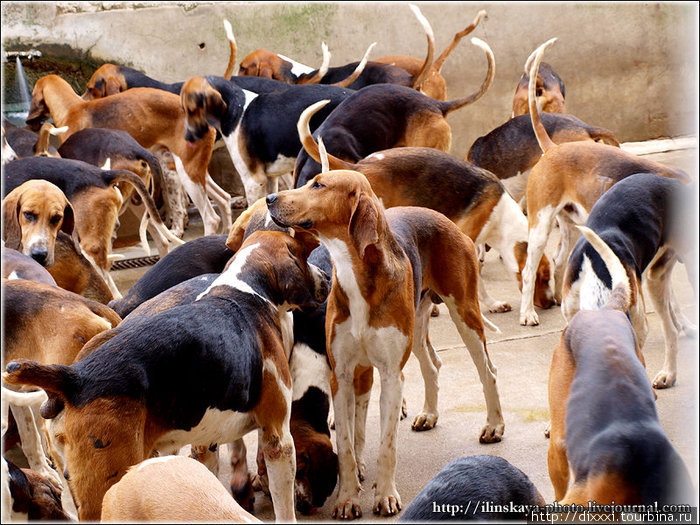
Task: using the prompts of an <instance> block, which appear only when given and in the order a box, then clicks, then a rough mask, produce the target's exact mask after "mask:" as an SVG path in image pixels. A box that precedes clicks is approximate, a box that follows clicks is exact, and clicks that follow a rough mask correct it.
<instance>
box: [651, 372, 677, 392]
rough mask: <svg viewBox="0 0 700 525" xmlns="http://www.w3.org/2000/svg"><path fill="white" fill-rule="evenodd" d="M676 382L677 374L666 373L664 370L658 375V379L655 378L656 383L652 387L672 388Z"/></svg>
mask: <svg viewBox="0 0 700 525" xmlns="http://www.w3.org/2000/svg"><path fill="white" fill-rule="evenodd" d="M675 382H676V373H675V372H666V371H665V370H662V371H661V372H659V373H658V374H656V377H655V378H654V381H653V382H652V384H651V386H653V387H654V388H659V389H660V388H671V387H672V386H673V385H674V384H675Z"/></svg>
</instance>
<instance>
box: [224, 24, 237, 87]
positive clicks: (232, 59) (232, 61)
mask: <svg viewBox="0 0 700 525" xmlns="http://www.w3.org/2000/svg"><path fill="white" fill-rule="evenodd" d="M224 29H225V30H226V38H228V44H229V47H230V48H231V51H230V53H229V58H228V65H227V66H226V72H225V73H224V78H225V79H226V80H228V79H229V78H231V75H233V73H234V71H233V70H234V69H235V68H236V55H237V54H238V48H237V47H236V39H235V38H234V36H233V28H231V23H230V22H229V21H228V20H226V19H224Z"/></svg>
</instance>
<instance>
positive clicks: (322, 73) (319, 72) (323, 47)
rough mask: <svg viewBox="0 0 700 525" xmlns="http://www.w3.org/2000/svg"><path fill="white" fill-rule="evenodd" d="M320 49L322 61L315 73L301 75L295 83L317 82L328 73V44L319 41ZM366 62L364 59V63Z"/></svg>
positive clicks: (329, 61) (329, 58)
mask: <svg viewBox="0 0 700 525" xmlns="http://www.w3.org/2000/svg"><path fill="white" fill-rule="evenodd" d="M321 51H322V52H323V62H321V67H320V68H318V70H316V73H314V74H313V75H312V76H310V77H308V78H306V77H305V76H301V77H300V78H299V81H298V82H297V84H299V85H303V84H319V83H320V82H321V80H322V79H323V77H325V76H326V73H328V66H329V65H330V63H331V54H330V52H329V51H328V46H327V45H326V43H325V42H321ZM366 63H367V62H366V61H365V64H366ZM364 68H365V66H364V64H363V65H362V69H364ZM360 73H362V70H360Z"/></svg>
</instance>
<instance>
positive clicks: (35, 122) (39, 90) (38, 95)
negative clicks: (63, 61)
mask: <svg viewBox="0 0 700 525" xmlns="http://www.w3.org/2000/svg"><path fill="white" fill-rule="evenodd" d="M60 78H61V77H59V76H58V75H46V76H43V77H41V78H40V79H39V80H37V81H36V84H34V89H33V90H32V101H31V104H30V105H29V114H28V115H27V119H26V120H25V122H26V124H27V127H28V128H29V129H31V130H32V131H34V132H38V131H39V129H40V128H41V124H42V122H44V121H45V120H46V119H47V118H49V117H50V116H51V112H50V111H49V107H48V106H47V105H46V100H45V99H44V88H45V86H46V85H48V84H50V83H51V82H54V81H56V80H57V79H60Z"/></svg>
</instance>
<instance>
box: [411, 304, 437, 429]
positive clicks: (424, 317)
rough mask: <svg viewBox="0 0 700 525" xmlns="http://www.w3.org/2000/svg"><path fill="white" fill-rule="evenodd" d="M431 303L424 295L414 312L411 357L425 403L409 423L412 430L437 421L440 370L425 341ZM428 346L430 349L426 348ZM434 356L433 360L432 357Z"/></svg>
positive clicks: (432, 350)
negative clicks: (417, 364) (413, 357)
mask: <svg viewBox="0 0 700 525" xmlns="http://www.w3.org/2000/svg"><path fill="white" fill-rule="evenodd" d="M432 306H433V303H432V301H431V299H430V294H425V295H424V296H423V297H422V298H421V300H420V302H419V304H418V310H417V311H416V324H415V326H414V331H413V348H412V350H413V355H415V356H416V358H417V359H418V363H419V364H420V371H421V375H422V376H423V386H424V388H425V401H424V403H423V410H422V411H421V412H420V414H418V415H416V417H415V418H413V423H411V429H412V430H430V429H431V428H433V427H434V426H435V424H436V423H437V420H438V415H439V414H438V391H439V384H438V372H439V370H440V365H441V363H440V359H439V358H438V357H437V354H436V353H435V349H434V348H432V345H430V342H429V341H428V340H427V335H428V322H429V319H430V310H431V309H432ZM428 345H430V348H428ZM431 354H434V359H433V355H431Z"/></svg>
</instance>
